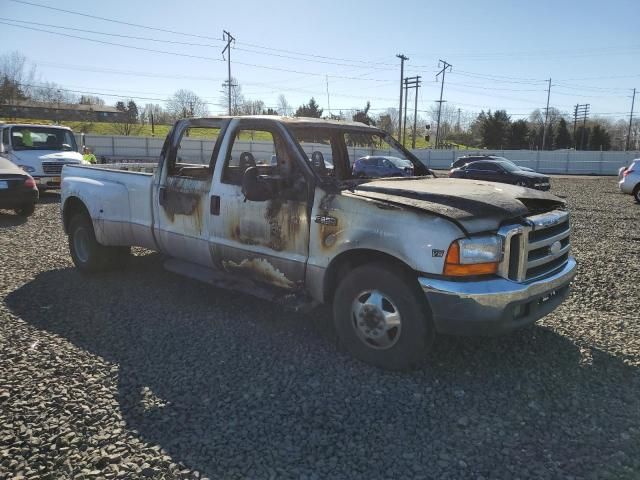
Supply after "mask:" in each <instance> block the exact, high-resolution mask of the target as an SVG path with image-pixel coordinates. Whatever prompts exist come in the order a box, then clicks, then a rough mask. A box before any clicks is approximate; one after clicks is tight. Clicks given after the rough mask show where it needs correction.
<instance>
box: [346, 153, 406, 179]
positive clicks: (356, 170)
mask: <svg viewBox="0 0 640 480" xmlns="http://www.w3.org/2000/svg"><path fill="white" fill-rule="evenodd" d="M353 176H354V177H356V178H378V177H412V176H413V164H412V163H411V162H410V161H409V160H405V159H402V158H398V157H391V156H378V155H377V156H373V155H371V156H367V157H362V158H359V159H358V160H356V161H355V162H354V163H353Z"/></svg>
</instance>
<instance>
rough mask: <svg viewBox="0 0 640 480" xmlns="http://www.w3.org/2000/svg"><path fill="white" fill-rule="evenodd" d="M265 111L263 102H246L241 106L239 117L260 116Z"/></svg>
mask: <svg viewBox="0 0 640 480" xmlns="http://www.w3.org/2000/svg"><path fill="white" fill-rule="evenodd" d="M263 110H264V102H263V101H262V100H246V101H245V102H244V103H243V104H242V105H241V106H240V110H239V113H238V115H260V114H261V113H262V111H263Z"/></svg>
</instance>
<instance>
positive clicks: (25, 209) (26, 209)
mask: <svg viewBox="0 0 640 480" xmlns="http://www.w3.org/2000/svg"><path fill="white" fill-rule="evenodd" d="M35 211H36V206H35V204H33V203H28V204H26V205H23V206H22V207H20V208H16V209H15V212H16V215H19V216H20V217H30V216H31V215H33V212H35Z"/></svg>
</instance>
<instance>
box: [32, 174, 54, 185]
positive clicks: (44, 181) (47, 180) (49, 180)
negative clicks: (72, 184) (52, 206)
mask: <svg viewBox="0 0 640 480" xmlns="http://www.w3.org/2000/svg"><path fill="white" fill-rule="evenodd" d="M32 177H33V179H34V180H35V181H36V184H37V185H38V188H60V182H61V177H60V176H48V175H47V176H43V177H38V176H36V175H32Z"/></svg>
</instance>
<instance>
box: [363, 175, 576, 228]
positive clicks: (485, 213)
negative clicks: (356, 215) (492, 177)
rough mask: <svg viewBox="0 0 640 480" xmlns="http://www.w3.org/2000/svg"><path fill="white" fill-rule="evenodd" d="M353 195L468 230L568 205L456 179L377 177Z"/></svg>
mask: <svg viewBox="0 0 640 480" xmlns="http://www.w3.org/2000/svg"><path fill="white" fill-rule="evenodd" d="M353 194H354V195H356V196H360V197H366V198H371V199H375V200H381V201H385V202H388V203H391V204H396V205H404V206H407V207H412V208H416V209H419V210H424V211H427V212H430V213H433V214H435V215H438V216H441V217H445V218H448V219H450V220H451V221H453V222H454V223H456V224H457V225H458V226H459V227H460V228H461V229H462V230H463V231H465V232H466V233H477V232H482V231H488V230H497V229H498V228H499V227H500V226H501V224H503V223H505V222H506V221H512V220H516V219H518V218H520V217H523V216H526V215H533V214H536V213H540V212H544V211H549V210H553V209H555V208H563V207H564V205H565V204H564V201H563V200H562V199H560V198H558V197H556V196H555V195H551V194H550V193H547V192H541V191H539V190H532V189H530V188H524V187H518V186H516V185H508V184H504V183H493V182H482V181H478V180H462V179H457V178H433V179H430V178H425V179H415V178H412V179H407V180H402V179H390V180H375V181H373V182H367V183H364V184H361V185H359V186H357V187H355V189H354V191H353Z"/></svg>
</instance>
